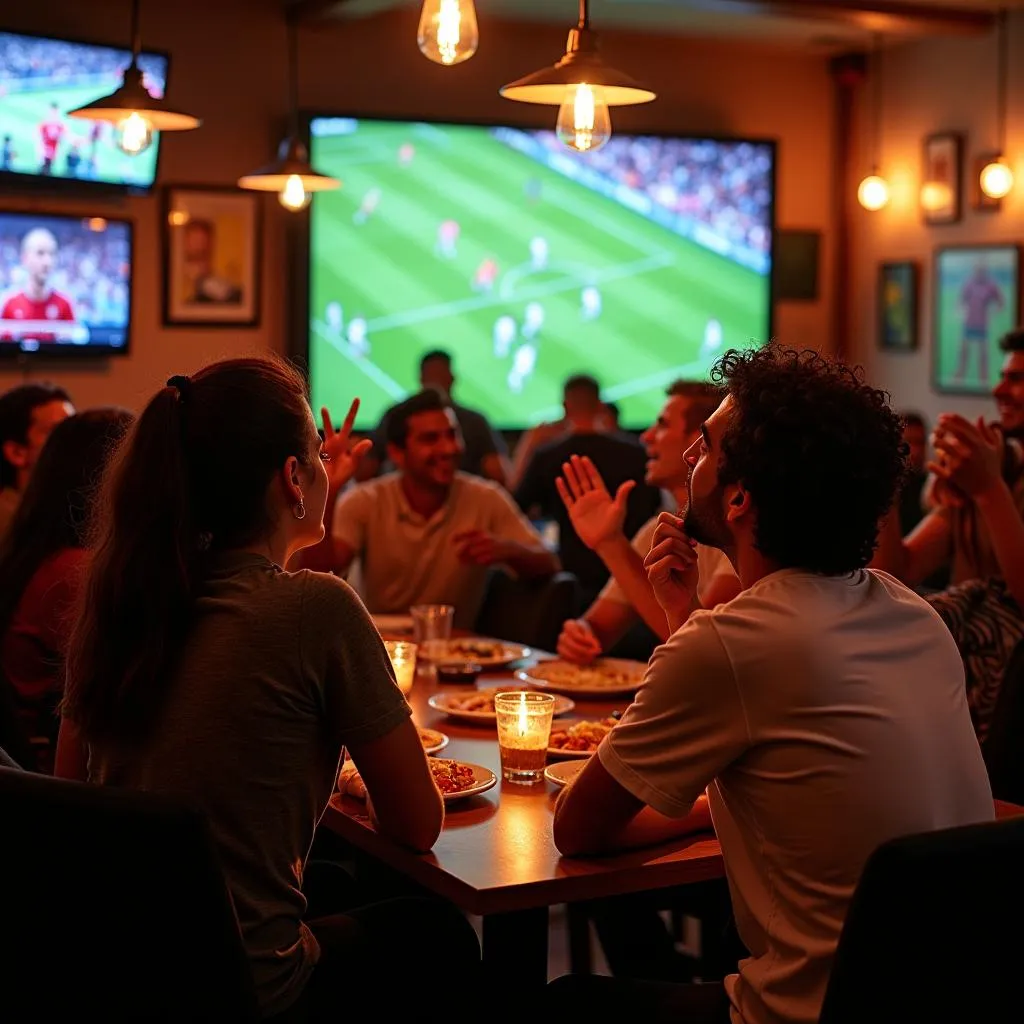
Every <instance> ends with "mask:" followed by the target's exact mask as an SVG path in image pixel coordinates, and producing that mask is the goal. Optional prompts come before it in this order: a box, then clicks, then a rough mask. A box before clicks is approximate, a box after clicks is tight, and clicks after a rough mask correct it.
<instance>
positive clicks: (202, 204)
mask: <svg viewBox="0 0 1024 1024" xmlns="http://www.w3.org/2000/svg"><path fill="white" fill-rule="evenodd" d="M261 209H262V208H261V206H260V203H259V197H257V196H256V195H254V194H253V193H251V192H243V191H242V190H241V189H237V188H217V187H202V186H195V185H168V186H167V187H166V188H165V189H164V206H163V214H164V217H163V241H164V281H163V284H164V323H165V324H167V325H170V326H188V327H255V326H256V325H257V324H258V323H259V320H260V262H261V260H260V235H261V227H262V225H261V217H260V213H261Z"/></svg>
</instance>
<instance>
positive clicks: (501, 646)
mask: <svg viewBox="0 0 1024 1024" xmlns="http://www.w3.org/2000/svg"><path fill="white" fill-rule="evenodd" d="M416 654H417V655H418V656H419V657H420V658H422V659H423V660H424V661H433V662H444V663H448V662H466V661H472V662H475V663H476V664H477V665H479V666H480V667H481V668H484V669H487V668H501V667H502V666H504V665H511V664H512V662H513V661H522V660H523V658H529V657H530V656H531V655H532V654H533V651H532V650H530V648H529V647H524V646H523V645H522V644H513V643H509V642H508V641H507V640H492V639H490V638H488V637H465V638H464V639H453V640H426V641H424V642H423V643H421V644H420V645H419V647H418V648H417V650H416Z"/></svg>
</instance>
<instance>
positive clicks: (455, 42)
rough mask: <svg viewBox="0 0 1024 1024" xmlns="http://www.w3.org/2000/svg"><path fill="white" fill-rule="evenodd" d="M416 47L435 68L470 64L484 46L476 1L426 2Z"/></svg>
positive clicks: (436, 0) (445, 0)
mask: <svg viewBox="0 0 1024 1024" xmlns="http://www.w3.org/2000/svg"><path fill="white" fill-rule="evenodd" d="M416 44H417V45H418V46H419V48H420V52H421V53H422V54H423V56H424V57H426V58H427V60H432V61H433V62H434V63H435V64H443V65H444V66H445V67H451V66H452V64H461V63H462V62H463V61H464V60H469V58H470V57H472V56H473V54H474V53H476V48H477V46H479V45H480V30H479V29H478V28H477V24H476V8H475V7H474V6H473V0H423V10H422V11H421V12H420V25H419V29H418V30H417V32H416Z"/></svg>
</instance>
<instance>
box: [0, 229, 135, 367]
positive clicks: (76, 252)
mask: <svg viewBox="0 0 1024 1024" xmlns="http://www.w3.org/2000/svg"><path fill="white" fill-rule="evenodd" d="M131 273H132V229H131V224H130V223H129V222H127V221H118V220H110V219H108V218H106V217H87V218H84V219H83V218H82V217H68V216H55V215H50V214H35V213H4V212H0V355H6V356H16V355H22V356H28V355H38V356H47V355H50V356H66V355H75V356H79V355H100V356H104V355H112V354H118V353H123V352H127V351H128V336H129V326H130V324H131V291H132V289H131V283H132V282H131Z"/></svg>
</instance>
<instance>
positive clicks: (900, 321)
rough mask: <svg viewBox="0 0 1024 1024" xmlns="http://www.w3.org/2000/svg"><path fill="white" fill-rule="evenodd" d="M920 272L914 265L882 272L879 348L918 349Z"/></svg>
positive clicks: (887, 266)
mask: <svg viewBox="0 0 1024 1024" xmlns="http://www.w3.org/2000/svg"><path fill="white" fill-rule="evenodd" d="M917 310H918V271H917V264H916V263H910V262H903V263H883V264H882V265H881V266H880V267H879V268H878V347H879V348H883V349H889V350H891V351H894V352H911V351H913V350H914V349H916V348H917Z"/></svg>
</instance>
